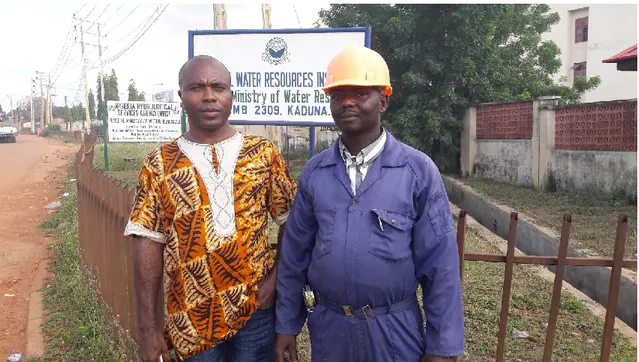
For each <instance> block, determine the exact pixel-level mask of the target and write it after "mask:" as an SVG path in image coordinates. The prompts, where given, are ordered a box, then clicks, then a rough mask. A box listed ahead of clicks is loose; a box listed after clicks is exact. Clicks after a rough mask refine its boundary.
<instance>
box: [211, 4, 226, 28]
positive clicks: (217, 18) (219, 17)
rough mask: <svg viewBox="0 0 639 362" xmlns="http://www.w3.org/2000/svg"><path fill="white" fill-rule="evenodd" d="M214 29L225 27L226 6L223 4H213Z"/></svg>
mask: <svg viewBox="0 0 639 362" xmlns="http://www.w3.org/2000/svg"><path fill="white" fill-rule="evenodd" d="M213 21H214V23H213V25H214V29H226V7H225V6H224V4H213Z"/></svg>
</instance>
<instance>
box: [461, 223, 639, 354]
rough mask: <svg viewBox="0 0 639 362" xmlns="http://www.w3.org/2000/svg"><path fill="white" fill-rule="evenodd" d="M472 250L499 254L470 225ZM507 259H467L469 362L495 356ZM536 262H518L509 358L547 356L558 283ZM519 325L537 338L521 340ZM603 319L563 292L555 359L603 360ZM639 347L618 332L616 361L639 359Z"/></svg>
mask: <svg viewBox="0 0 639 362" xmlns="http://www.w3.org/2000/svg"><path fill="white" fill-rule="evenodd" d="M467 230H468V231H467V235H466V243H465V246H466V251H467V252H470V253H499V254H501V253H500V252H499V250H498V249H497V248H496V247H495V246H494V245H493V244H491V242H489V241H488V240H486V239H485V238H483V237H482V236H481V234H479V233H478V232H477V231H475V230H474V229H471V228H468V229H467ZM504 266H505V265H504V264H501V263H485V262H467V263H466V264H465V271H464V292H463V294H464V313H465V323H466V352H467V356H466V357H465V358H464V361H485V360H489V359H490V358H491V357H493V356H494V355H495V351H496V346H497V335H498V331H499V313H500V309H501V294H502V286H503V275H504ZM535 268H536V267H532V266H526V265H515V267H514V275H513V285H512V293H511V304H510V313H509V319H508V333H507V336H508V337H507V342H506V355H505V359H506V360H509V361H539V360H541V357H542V356H543V349H544V343H545V338H546V324H547V322H548V313H549V311H550V298H551V295H552V283H551V282H549V281H547V280H545V279H543V278H541V277H540V276H538V275H537V274H536V271H535ZM513 328H515V329H517V330H520V331H527V332H528V333H529V334H530V336H531V337H532V338H531V339H515V338H513V337H512V331H513ZM602 337H603V321H602V320H601V319H599V318H598V317H596V316H595V315H593V314H592V313H591V312H590V310H589V309H588V308H587V307H586V306H585V305H584V304H583V303H582V302H581V301H580V300H579V299H577V298H576V297H574V296H572V295H571V294H569V293H567V292H563V293H562V297H561V303H560V309H559V318H558V322H557V331H556V335H555V342H554V349H553V351H554V353H553V361H584V362H585V361H598V360H599V352H600V349H601V339H602ZM636 356H637V348H636V347H634V346H633V345H632V344H631V343H630V341H629V340H628V339H627V338H626V337H625V336H622V335H621V334H619V333H617V332H615V336H614V344H613V347H612V354H611V359H610V360H611V361H636V360H637V357H636Z"/></svg>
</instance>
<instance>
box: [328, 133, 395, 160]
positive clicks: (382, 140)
mask: <svg viewBox="0 0 639 362" xmlns="http://www.w3.org/2000/svg"><path fill="white" fill-rule="evenodd" d="M338 143H339V150H340V154H341V156H342V159H344V160H345V161H346V160H347V159H349V158H352V157H359V156H360V155H361V156H362V158H363V159H364V160H366V159H367V156H368V155H371V156H372V154H371V152H373V151H374V150H375V148H376V147H377V146H379V145H380V143H381V144H382V145H383V144H385V143H386V130H385V129H383V128H382V133H381V134H380V135H379V137H377V139H375V141H373V142H372V143H371V144H369V145H368V146H366V147H364V148H363V149H362V150H361V151H359V153H358V154H356V155H351V153H350V152H349V151H348V149H347V148H346V145H344V142H343V141H342V137H341V136H340V138H339V141H338ZM382 147H383V146H382ZM380 152H381V151H380Z"/></svg>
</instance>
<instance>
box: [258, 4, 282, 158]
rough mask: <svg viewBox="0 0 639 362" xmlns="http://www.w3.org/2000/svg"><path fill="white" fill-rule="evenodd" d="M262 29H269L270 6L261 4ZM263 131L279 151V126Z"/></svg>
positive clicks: (267, 127)
mask: <svg viewBox="0 0 639 362" xmlns="http://www.w3.org/2000/svg"><path fill="white" fill-rule="evenodd" d="M262 27H263V28H264V29H271V28H272V27H273V26H272V24H271V4H262ZM264 128H265V129H264V131H265V132H266V134H267V135H268V136H269V137H268V138H270V140H271V142H272V143H273V145H274V146H275V147H276V148H277V149H280V132H279V130H280V127H279V126H264Z"/></svg>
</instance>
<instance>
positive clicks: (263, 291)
mask: <svg viewBox="0 0 639 362" xmlns="http://www.w3.org/2000/svg"><path fill="white" fill-rule="evenodd" d="M273 269H275V268H273ZM275 280H276V278H275V270H271V272H270V273H268V275H266V277H264V279H262V280H260V281H259V282H258V283H257V301H258V302H259V303H260V309H269V308H270V307H271V306H272V305H273V302H275Z"/></svg>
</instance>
